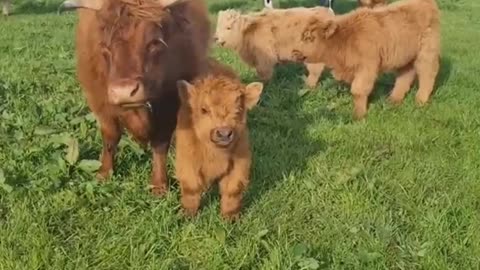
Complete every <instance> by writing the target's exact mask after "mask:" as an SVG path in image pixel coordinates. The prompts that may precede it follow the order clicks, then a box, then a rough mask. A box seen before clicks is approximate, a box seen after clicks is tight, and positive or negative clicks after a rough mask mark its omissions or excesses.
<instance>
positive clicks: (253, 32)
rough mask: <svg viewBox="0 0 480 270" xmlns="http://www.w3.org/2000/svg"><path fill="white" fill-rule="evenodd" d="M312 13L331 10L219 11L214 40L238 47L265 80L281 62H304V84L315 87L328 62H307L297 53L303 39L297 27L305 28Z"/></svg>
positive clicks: (233, 47)
mask: <svg viewBox="0 0 480 270" xmlns="http://www.w3.org/2000/svg"><path fill="white" fill-rule="evenodd" d="M313 14H325V15H326V14H330V13H329V11H328V9H327V8H324V7H316V8H290V9H264V10H262V11H261V12H256V13H249V14H240V12H239V11H235V10H226V11H220V12H219V14H218V22H217V27H216V32H215V39H216V41H217V43H218V44H220V45H222V46H224V47H226V48H229V49H233V50H235V51H236V52H237V53H238V54H239V55H240V57H241V59H242V60H243V61H244V62H245V63H247V64H248V65H249V66H251V67H254V68H255V69H256V71H257V75H258V76H259V77H260V79H261V80H263V81H268V80H270V79H271V77H272V75H273V70H274V67H275V65H277V64H279V63H283V62H303V63H304V65H305V67H306V68H307V71H308V77H306V78H304V79H305V83H306V85H307V86H308V87H315V86H316V85H317V82H318V79H319V78H320V76H321V74H322V72H323V69H324V66H325V65H324V64H323V63H320V62H307V61H304V59H301V58H299V57H297V55H296V54H295V53H294V52H295V51H297V50H298V49H299V47H298V44H299V43H300V40H301V33H299V32H298V29H299V28H301V27H302V26H303V27H305V26H306V24H305V22H306V21H305V17H306V16H311V15H313ZM332 16H333V15H332Z"/></svg>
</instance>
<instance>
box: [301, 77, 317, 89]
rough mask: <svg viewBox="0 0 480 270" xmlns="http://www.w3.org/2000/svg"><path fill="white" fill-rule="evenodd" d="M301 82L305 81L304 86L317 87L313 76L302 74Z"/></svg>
mask: <svg viewBox="0 0 480 270" xmlns="http://www.w3.org/2000/svg"><path fill="white" fill-rule="evenodd" d="M302 79H303V82H304V83H305V86H306V87H308V88H310V89H313V88H316V87H317V80H316V79H313V78H309V77H307V76H302Z"/></svg>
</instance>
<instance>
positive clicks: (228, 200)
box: [175, 72, 263, 219]
mask: <svg viewBox="0 0 480 270" xmlns="http://www.w3.org/2000/svg"><path fill="white" fill-rule="evenodd" d="M221 73H223V74H221ZM177 86H178V89H179V93H180V100H181V106H180V110H179V113H178V121H177V129H176V138H175V141H176V164H175V169H176V176H177V179H178V180H179V182H180V188H181V201H182V206H183V208H184V211H185V213H186V214H187V215H190V216H193V215H195V214H196V213H197V211H198V209H199V206H200V200H201V195H202V193H203V192H204V191H205V190H206V189H208V188H209V187H210V186H211V184H213V183H214V181H216V180H217V181H219V186H220V195H221V201H220V204H221V213H222V216H223V217H224V218H226V219H235V218H236V217H237V216H238V214H239V212H240V210H241V202H242V198H243V192H244V191H245V190H246V188H247V186H248V185H249V178H250V163H251V150H250V144H249V139H248V128H247V112H248V110H250V109H252V108H253V107H254V106H255V105H256V103H257V102H258V100H259V98H260V94H261V92H262V89H263V84H262V83H259V82H254V83H250V84H248V85H247V86H244V85H243V84H242V83H241V82H240V80H239V79H238V78H237V77H236V76H228V75H226V74H225V72H220V74H219V73H218V72H217V74H210V75H207V76H204V77H203V78H199V79H197V80H196V81H194V82H193V84H190V83H188V82H186V81H179V82H178V84H177Z"/></svg>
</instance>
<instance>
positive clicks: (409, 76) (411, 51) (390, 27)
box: [302, 0, 440, 119]
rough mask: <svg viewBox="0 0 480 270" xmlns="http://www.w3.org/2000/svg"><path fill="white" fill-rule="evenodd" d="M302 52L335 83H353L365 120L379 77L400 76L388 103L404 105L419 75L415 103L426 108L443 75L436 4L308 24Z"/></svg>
mask: <svg viewBox="0 0 480 270" xmlns="http://www.w3.org/2000/svg"><path fill="white" fill-rule="evenodd" d="M303 39H304V41H303V44H304V48H302V51H303V52H304V53H305V52H307V53H306V54H305V55H304V56H305V57H306V58H307V59H309V60H311V61H320V62H324V63H325V64H326V66H327V67H329V68H331V69H332V73H333V75H334V77H335V78H336V79H337V80H342V81H345V82H347V83H351V93H352V94H353V99H354V103H355V110H354V116H355V118H356V119H361V118H364V117H365V115H366V113H367V99H368V96H369V95H370V93H371V92H372V90H373V86H374V83H375V81H376V79H377V77H378V75H379V74H380V73H382V72H388V71H397V73H398V75H397V79H396V82H395V86H394V88H393V91H392V93H391V94H390V100H391V101H392V102H393V103H401V102H402V101H403V99H404V97H405V95H406V93H407V92H408V91H409V89H410V87H411V85H412V83H413V81H414V80H415V76H416V75H418V81H419V90H418V92H417V95H416V102H417V104H419V105H423V104H425V103H426V102H427V101H428V99H429V97H430V95H431V93H432V90H433V86H434V83H435V78H436V76H437V73H438V70H439V58H440V14H439V10H438V6H437V4H436V2H435V0H401V1H398V2H394V3H393V4H390V5H388V6H383V7H377V8H374V9H370V8H358V9H356V10H354V11H351V12H349V13H347V14H344V15H340V16H336V17H335V18H331V17H329V16H323V17H322V16H316V17H314V18H310V19H309V25H308V26H307V27H306V28H305V29H304V31H303Z"/></svg>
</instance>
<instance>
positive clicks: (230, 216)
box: [222, 213, 240, 222]
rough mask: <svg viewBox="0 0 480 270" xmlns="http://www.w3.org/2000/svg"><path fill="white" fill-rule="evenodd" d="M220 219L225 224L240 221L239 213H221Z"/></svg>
mask: <svg viewBox="0 0 480 270" xmlns="http://www.w3.org/2000/svg"><path fill="white" fill-rule="evenodd" d="M222 218H223V219H224V220H225V221H227V222H235V221H237V220H239V219H240V213H222Z"/></svg>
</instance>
